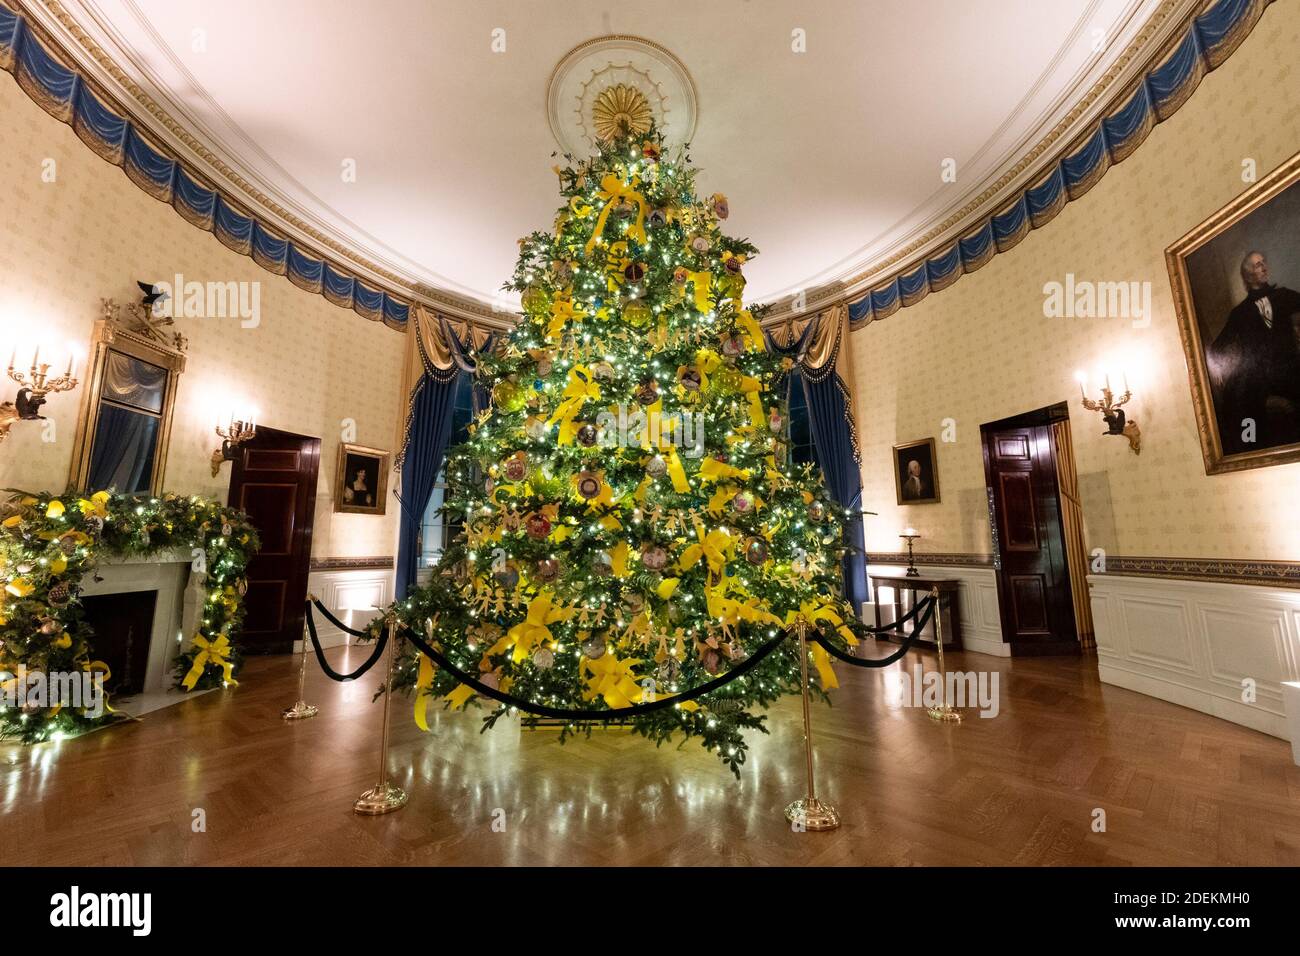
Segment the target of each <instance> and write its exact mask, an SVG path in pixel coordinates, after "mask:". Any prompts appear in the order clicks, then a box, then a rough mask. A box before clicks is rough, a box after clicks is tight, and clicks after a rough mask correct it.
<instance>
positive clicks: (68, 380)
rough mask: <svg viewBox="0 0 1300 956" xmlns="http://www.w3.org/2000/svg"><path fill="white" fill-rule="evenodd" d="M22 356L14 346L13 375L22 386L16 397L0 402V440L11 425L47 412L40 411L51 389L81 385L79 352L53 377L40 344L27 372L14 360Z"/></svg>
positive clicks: (59, 390)
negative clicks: (77, 364) (17, 365)
mask: <svg viewBox="0 0 1300 956" xmlns="http://www.w3.org/2000/svg"><path fill="white" fill-rule="evenodd" d="M16 358H18V350H17V349H14V350H13V353H12V354H11V355H10V356H9V369H8V372H9V377H10V378H11V379H13V380H14V381H15V382H17V383H18V384H19V386H20V388H19V389H18V394H17V396H15V398H14V401H12V402H5V403H3V404H0V441H4V440H5V439H6V438H7V437H8V436H9V426H10V425H12V424H13V423H14V422H16V421H27V422H30V421H39V420H40V419H42V418H44V417H45V416H44V415H42V414H41V413H40V408H41V406H42V405H44V404H45V396H46V395H48V394H50V393H51V392H69V391H71V390H72V389H74V388H76V387H77V380H76V378H74V377H73V372H74V371H75V370H76V353H71V354H69V356H68V368H67V371H65V372H64V373H63V374H62V375H60V376H59V377H58V378H50V365H49V363H48V362H42V361H41V350H40V347H39V346H38V347H37V348H36V351H35V352H34V353H33V354H32V367H31V369H29V370H28V371H27V372H21V371H15V370H14V360H15V359H16Z"/></svg>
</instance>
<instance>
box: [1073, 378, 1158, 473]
mask: <svg viewBox="0 0 1300 956" xmlns="http://www.w3.org/2000/svg"><path fill="white" fill-rule="evenodd" d="M1074 377H1075V378H1076V379H1077V380H1078V382H1079V397H1080V398H1082V399H1083V407H1084V408H1086V409H1087V410H1088V411H1090V412H1101V417H1102V420H1103V421H1105V423H1106V430H1105V431H1104V432H1102V434H1103V435H1123V436H1124V437H1125V438H1127V439H1128V447H1129V448H1131V449H1133V454H1135V455H1140V454H1142V431H1141V429H1139V428H1138V424H1137V422H1134V421H1129V420H1128V419H1127V418H1126V416H1125V415H1124V409H1123V408H1122V406H1123V405H1124V404H1125V403H1126V402H1128V400H1129V399H1130V398H1132V397H1133V393H1132V391H1130V390H1129V387H1128V376H1127V375H1125V376H1124V394H1123V395H1121V396H1120V397H1119V398H1118V399H1116V398H1115V393H1114V392H1112V391H1111V389H1110V376H1109V375H1106V376H1104V381H1105V383H1106V384H1105V385H1103V386H1102V389H1101V400H1100V401H1098V400H1096V399H1092V398H1089V397H1088V393H1087V392H1086V391H1084V385H1085V384H1086V383H1087V381H1088V376H1087V373H1085V372H1076V373H1075V376H1074Z"/></svg>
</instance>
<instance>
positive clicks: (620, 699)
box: [582, 651, 642, 710]
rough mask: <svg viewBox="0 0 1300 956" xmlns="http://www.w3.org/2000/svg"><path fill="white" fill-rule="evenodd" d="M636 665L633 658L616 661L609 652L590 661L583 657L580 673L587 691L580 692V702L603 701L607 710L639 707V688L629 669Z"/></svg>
mask: <svg viewBox="0 0 1300 956" xmlns="http://www.w3.org/2000/svg"><path fill="white" fill-rule="evenodd" d="M640 663H641V661H640V660H639V659H637V658H628V659H627V660H622V661H620V660H619V659H618V658H617V657H615V656H614V652H613V651H607V652H606V653H604V654H602V655H601V656H600V657H599V658H597V659H596V660H594V661H593V660H589V659H588V658H586V657H584V658H583V659H582V672H583V681H584V682H585V683H586V685H587V689H586V690H584V691H583V692H582V699H583V700H595V699H596V698H597V697H601V698H604V700H605V704H606V706H608V707H609V708H610V709H611V710H618V709H620V708H622V707H631V706H632V705H633V704H636V703H639V702H640V700H641V694H642V691H641V685H640V684H638V683H637V682H636V678H635V677H633V676H632V668H633V667H635V666H636V665H637V664H640Z"/></svg>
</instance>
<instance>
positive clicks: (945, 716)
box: [926, 704, 961, 724]
mask: <svg viewBox="0 0 1300 956" xmlns="http://www.w3.org/2000/svg"><path fill="white" fill-rule="evenodd" d="M926 713H927V714H929V715H930V719H931V720H937V721H939V722H940V723H944V724H960V723H961V714H959V713H958V712H957V711H955V710H953V709H952V708H951V707H949V706H947V705H946V704H945V705H944V706H942V707H931V708H930V709H929V710H927V711H926Z"/></svg>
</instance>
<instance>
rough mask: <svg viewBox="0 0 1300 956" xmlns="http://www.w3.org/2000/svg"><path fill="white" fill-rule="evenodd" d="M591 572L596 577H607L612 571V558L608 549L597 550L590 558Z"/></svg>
mask: <svg viewBox="0 0 1300 956" xmlns="http://www.w3.org/2000/svg"><path fill="white" fill-rule="evenodd" d="M591 572H592V574H594V575H596V577H598V578H607V577H609V576H610V575H612V574H613V573H614V559H613V558H611V557H610V556H609V552H608V551H597V552H596V556H595V557H594V558H592V559H591Z"/></svg>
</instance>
